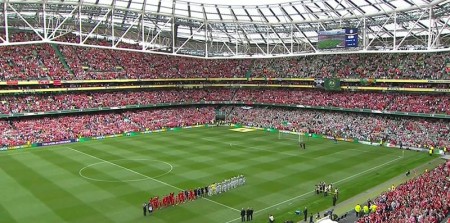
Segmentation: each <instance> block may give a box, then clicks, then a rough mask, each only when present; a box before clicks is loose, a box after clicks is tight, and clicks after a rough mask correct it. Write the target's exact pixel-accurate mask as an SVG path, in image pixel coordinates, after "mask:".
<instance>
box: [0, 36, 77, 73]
mask: <svg viewBox="0 0 450 223" xmlns="http://www.w3.org/2000/svg"><path fill="white" fill-rule="evenodd" d="M35 38H36V37H35V35H32V34H31V33H25V32H22V33H15V34H13V35H11V39H19V40H23V41H25V40H27V41H33V40H36V39H35ZM0 54H1V57H0V80H45V79H49V77H53V76H67V74H68V73H67V70H66V69H65V68H64V66H63V65H62V63H61V62H60V61H59V59H58V57H57V56H56V53H55V51H54V49H53V48H52V47H51V45H49V44H31V45H18V46H4V47H0Z"/></svg>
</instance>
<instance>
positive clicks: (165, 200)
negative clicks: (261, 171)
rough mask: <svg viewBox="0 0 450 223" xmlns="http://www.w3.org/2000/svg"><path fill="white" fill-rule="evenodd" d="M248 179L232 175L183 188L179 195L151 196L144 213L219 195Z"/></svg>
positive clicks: (145, 204)
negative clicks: (203, 185) (202, 185)
mask: <svg viewBox="0 0 450 223" xmlns="http://www.w3.org/2000/svg"><path fill="white" fill-rule="evenodd" d="M245 182H246V179H245V177H244V175H239V176H236V177H232V178H230V179H225V180H223V181H222V182H220V183H212V184H210V185H208V186H205V187H198V188H194V189H190V190H183V191H180V192H178V194H177V195H175V193H170V194H168V195H166V196H163V197H162V198H160V197H159V196H155V197H152V198H150V200H149V201H148V203H144V205H143V208H144V215H146V214H147V210H148V212H153V211H154V210H156V209H161V208H165V207H169V206H174V205H178V204H182V203H185V202H187V201H193V200H196V199H197V198H200V197H209V196H213V195H218V194H221V193H224V192H227V191H229V190H231V189H234V188H237V187H239V186H242V185H244V184H245Z"/></svg>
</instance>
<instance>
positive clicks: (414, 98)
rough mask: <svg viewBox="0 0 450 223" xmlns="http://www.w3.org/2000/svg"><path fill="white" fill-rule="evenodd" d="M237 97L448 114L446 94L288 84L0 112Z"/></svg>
mask: <svg viewBox="0 0 450 223" xmlns="http://www.w3.org/2000/svg"><path fill="white" fill-rule="evenodd" d="M200 101H236V102H244V103H277V104H294V105H308V106H326V107H340V108H349V109H371V110H380V111H381V110H382V111H384V110H386V111H403V112H418V113H427V114H448V115H450V95H449V94H430V95H419V94H400V93H375V92H327V91H319V90H289V89H275V90H274V89H239V90H237V91H236V90H235V89H217V88H216V89H196V90H159V91H115V92H89V93H68V94H67V93H66V94H30V95H5V96H0V114H14V113H25V112H45V111H60V110H70V109H87V108H98V107H116V106H126V105H150V104H159V103H172V102H200Z"/></svg>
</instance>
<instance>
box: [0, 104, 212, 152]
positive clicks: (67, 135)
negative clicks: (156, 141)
mask: <svg viewBox="0 0 450 223" xmlns="http://www.w3.org/2000/svg"><path fill="white" fill-rule="evenodd" d="M214 115H215V113H214V108H213V107H205V108H198V109H197V108H185V107H183V108H168V109H157V110H150V111H149V110H138V111H128V112H122V113H95V114H83V115H70V116H59V117H44V118H26V119H14V120H0V130H1V131H2V136H1V138H0V146H2V147H3V146H16V145H25V144H28V143H39V142H51V141H61V140H68V139H76V138H79V137H93V136H105V135H111V134H122V133H125V132H130V131H145V130H153V129H157V128H160V127H169V126H173V125H174V123H176V124H177V126H182V125H196V124H204V123H210V122H211V120H213V119H214Z"/></svg>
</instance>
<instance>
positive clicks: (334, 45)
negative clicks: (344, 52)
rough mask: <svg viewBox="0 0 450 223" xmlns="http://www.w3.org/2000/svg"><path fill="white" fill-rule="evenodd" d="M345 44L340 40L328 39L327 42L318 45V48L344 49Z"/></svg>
mask: <svg viewBox="0 0 450 223" xmlns="http://www.w3.org/2000/svg"><path fill="white" fill-rule="evenodd" d="M344 44H345V42H343V40H340V39H327V40H322V41H320V42H319V43H318V46H317V47H318V48H319V49H333V48H337V47H338V46H339V47H344Z"/></svg>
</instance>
